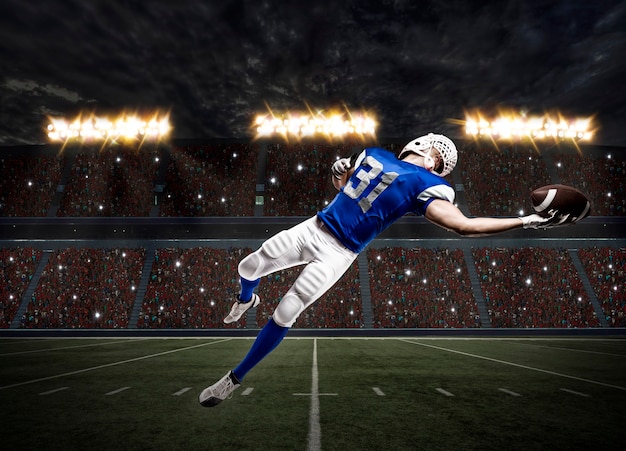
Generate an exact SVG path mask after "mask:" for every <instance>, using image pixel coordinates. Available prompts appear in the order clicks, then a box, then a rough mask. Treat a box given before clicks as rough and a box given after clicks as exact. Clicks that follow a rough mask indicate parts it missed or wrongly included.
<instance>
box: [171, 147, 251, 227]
mask: <svg viewBox="0 0 626 451" xmlns="http://www.w3.org/2000/svg"><path fill="white" fill-rule="evenodd" d="M258 152H259V149H258V145H246V144H212V145H190V146H181V147H173V148H172V150H171V156H170V158H171V159H170V162H169V165H168V168H167V175H166V180H165V190H164V192H163V197H162V199H161V212H160V214H161V216H252V215H253V214H254V203H255V187H256V168H257V160H258Z"/></svg>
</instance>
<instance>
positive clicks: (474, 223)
mask: <svg viewBox="0 0 626 451" xmlns="http://www.w3.org/2000/svg"><path fill="white" fill-rule="evenodd" d="M424 216H425V217H426V219H428V220H429V221H430V222H432V223H433V224H436V225H438V226H439V227H443V228H444V229H447V230H451V231H452V232H455V233H458V234H459V235H462V236H485V235H493V234H496V233H501V232H506V231H508V230H513V229H520V228H522V227H524V222H523V220H522V219H521V218H487V217H478V218H468V217H467V216H465V215H464V214H463V212H462V211H461V210H459V209H458V208H457V207H456V206H455V205H454V204H452V203H451V202H448V201H446V200H442V199H435V200H433V201H432V202H431V203H430V205H428V208H427V209H426V214H425V215H424Z"/></svg>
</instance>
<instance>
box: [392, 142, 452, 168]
mask: <svg viewBox="0 0 626 451" xmlns="http://www.w3.org/2000/svg"><path fill="white" fill-rule="evenodd" d="M433 149H435V150H436V151H438V152H439V155H440V156H441V161H440V162H439V163H438V164H437V165H436V166H435V159H434V158H433V157H434V156H435V155H434V154H432V155H431V153H432V150H433ZM407 153H415V154H417V155H421V156H422V157H424V165H425V167H426V169H428V170H429V171H432V172H435V173H437V174H439V175H440V176H442V177H445V176H446V175H448V174H449V173H450V172H452V170H453V169H454V167H455V166H456V161H457V158H458V154H457V151H456V146H455V145H454V143H453V142H452V140H451V139H450V138H448V137H446V136H444V135H435V134H433V133H429V134H428V135H424V136H420V137H419V138H416V139H414V140H413V141H411V142H410V143H408V144H407V145H406V146H404V148H403V149H402V150H401V151H400V155H398V158H399V159H402V158H404V157H405V156H406V154H407Z"/></svg>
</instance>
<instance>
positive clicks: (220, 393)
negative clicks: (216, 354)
mask: <svg viewBox="0 0 626 451" xmlns="http://www.w3.org/2000/svg"><path fill="white" fill-rule="evenodd" d="M240 385H241V382H239V379H237V376H235V374H234V373H233V372H232V371H229V372H228V374H226V376H224V377H223V378H221V379H220V380H219V381H217V382H216V383H214V384H213V385H211V386H210V387H207V388H205V389H204V390H202V392H201V393H200V396H198V401H199V402H200V404H202V405H203V406H204V407H214V406H216V405H218V404H219V403H221V402H222V401H224V400H225V399H226V398H228V399H230V398H232V396H233V392H234V391H235V389H236V388H237V387H239V386H240Z"/></svg>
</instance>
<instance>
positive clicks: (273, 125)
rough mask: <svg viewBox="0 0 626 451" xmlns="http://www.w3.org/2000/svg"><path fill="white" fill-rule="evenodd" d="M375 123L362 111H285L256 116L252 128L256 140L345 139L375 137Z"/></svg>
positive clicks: (371, 117) (372, 118)
mask: <svg viewBox="0 0 626 451" xmlns="http://www.w3.org/2000/svg"><path fill="white" fill-rule="evenodd" d="M376 126H377V124H376V120H375V119H374V117H373V116H371V115H370V114H369V113H366V112H359V113H352V112H350V111H347V110H346V111H344V112H338V111H330V112H323V111H322V112H317V113H313V112H312V111H309V112H306V113H304V112H287V113H284V114H277V113H275V112H272V111H270V112H269V113H261V114H259V115H257V116H256V118H255V119H254V122H253V128H254V130H255V132H256V135H257V138H261V137H268V136H274V135H282V136H283V137H284V138H296V139H302V138H306V137H311V136H325V137H326V138H330V139H336V138H343V137H348V136H356V137H361V138H364V137H367V136H369V137H373V136H375V135H376Z"/></svg>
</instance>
